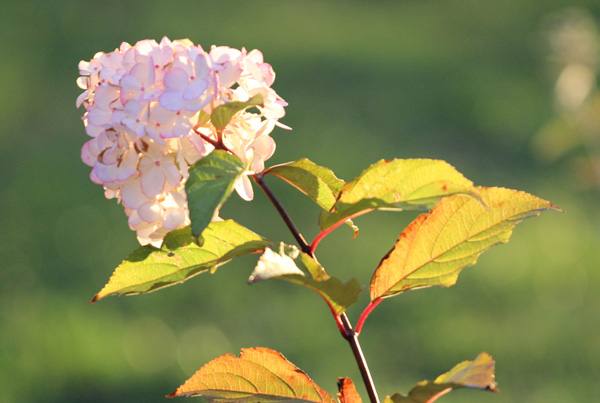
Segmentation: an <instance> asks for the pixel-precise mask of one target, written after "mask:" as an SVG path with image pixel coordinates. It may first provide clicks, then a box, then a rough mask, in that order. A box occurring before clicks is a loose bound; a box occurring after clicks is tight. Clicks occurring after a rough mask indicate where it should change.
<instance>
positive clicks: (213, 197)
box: [185, 150, 245, 236]
mask: <svg viewBox="0 0 600 403" xmlns="http://www.w3.org/2000/svg"><path fill="white" fill-rule="evenodd" d="M244 172H245V165H244V163H243V162H242V161H241V160H240V159H239V158H238V157H236V156H235V155H233V154H230V153H228V152H226V151H223V150H215V151H213V152H211V153H210V154H208V155H207V156H206V157H204V158H202V159H200V160H199V161H198V162H196V163H195V164H194V165H193V166H192V167H191V168H190V171H189V173H190V176H189V178H188V180H187V182H186V183H185V191H186V193H187V200H188V208H189V210H190V219H191V220H192V232H193V234H194V235H196V236H198V235H200V233H202V231H204V229H205V228H206V226H207V225H208V223H210V222H211V220H212V218H213V216H214V215H215V212H217V211H218V210H219V208H220V207H221V206H222V205H223V203H225V200H227V198H228V197H229V196H230V195H231V192H232V191H233V189H234V186H235V183H236V181H237V180H238V179H239V178H240V177H241V176H242V175H243V174H244Z"/></svg>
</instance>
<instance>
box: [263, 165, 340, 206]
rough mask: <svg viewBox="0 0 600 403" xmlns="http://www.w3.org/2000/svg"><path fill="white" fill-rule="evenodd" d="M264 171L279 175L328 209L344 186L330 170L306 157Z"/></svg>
mask: <svg viewBox="0 0 600 403" xmlns="http://www.w3.org/2000/svg"><path fill="white" fill-rule="evenodd" d="M264 173H265V174H272V175H275V176H278V177H280V178H281V179H283V180H285V181H286V182H288V183H290V184H291V185H293V186H294V187H296V188H297V189H298V190H300V191H301V192H302V193H304V194H305V195H307V196H308V197H310V198H311V199H312V200H313V201H315V202H316V203H317V204H318V205H319V206H321V207H322V208H323V209H325V210H328V211H329V210H331V208H332V207H333V205H334V204H335V201H336V199H337V196H338V194H339V193H340V191H341V190H342V188H343V187H344V181H343V180H341V179H338V178H337V177H336V176H335V174H334V173H333V171H332V170H330V169H329V168H325V167H321V166H319V165H317V164H315V163H314V162H312V161H310V160H308V159H306V158H302V159H300V160H298V161H294V162H288V163H286V164H281V165H276V166H273V167H271V168H269V169H267V170H265V171H264Z"/></svg>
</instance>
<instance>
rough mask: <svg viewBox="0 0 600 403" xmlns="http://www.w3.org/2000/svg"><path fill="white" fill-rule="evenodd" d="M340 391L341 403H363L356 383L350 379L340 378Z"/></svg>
mask: <svg viewBox="0 0 600 403" xmlns="http://www.w3.org/2000/svg"><path fill="white" fill-rule="evenodd" d="M338 390H339V391H340V392H339V393H338V400H339V401H340V403H362V399H361V398H360V395H359V394H358V392H357V391H356V387H355V386H354V382H352V380H351V379H350V378H338Z"/></svg>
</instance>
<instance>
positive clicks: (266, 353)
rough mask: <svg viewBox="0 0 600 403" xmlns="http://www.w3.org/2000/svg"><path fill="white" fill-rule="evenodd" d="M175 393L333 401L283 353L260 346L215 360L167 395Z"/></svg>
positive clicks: (241, 398) (212, 398) (225, 399)
mask: <svg viewBox="0 0 600 403" xmlns="http://www.w3.org/2000/svg"><path fill="white" fill-rule="evenodd" d="M176 396H204V398H205V399H206V400H207V401H208V402H214V401H218V402H240V401H243V402H248V403H258V402H264V401H269V402H279V401H287V402H291V401H293V402H318V403H334V402H335V400H334V398H333V397H332V396H331V395H329V394H327V392H325V391H324V390H323V389H321V388H320V387H319V386H317V385H316V384H315V383H314V382H313V381H312V380H311V379H310V378H309V377H308V375H306V374H305V373H304V372H303V371H302V370H300V369H298V368H297V367H296V366H295V365H294V364H292V363H291V362H289V361H288V360H287V359H286V358H285V357H284V356H283V355H281V354H280V353H278V352H277V351H274V350H271V349H268V348H262V347H256V348H246V349H242V353H241V354H240V356H239V358H238V357H235V356H233V355H231V354H226V355H222V356H221V357H219V358H216V359H214V360H213V361H211V362H209V363H208V364H206V365H205V366H203V367H202V368H200V369H199V370H198V371H197V372H196V373H195V374H194V376H192V377H191V378H190V379H188V380H187V381H186V382H185V383H184V384H183V385H181V386H180V387H179V388H178V389H177V390H176V391H175V392H173V393H172V394H171V395H169V396H168V397H176Z"/></svg>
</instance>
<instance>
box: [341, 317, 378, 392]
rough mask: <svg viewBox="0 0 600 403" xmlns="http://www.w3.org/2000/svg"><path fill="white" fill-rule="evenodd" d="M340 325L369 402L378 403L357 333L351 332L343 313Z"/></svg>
mask: <svg viewBox="0 0 600 403" xmlns="http://www.w3.org/2000/svg"><path fill="white" fill-rule="evenodd" d="M340 318H341V321H342V325H343V326H344V329H345V330H346V333H345V334H344V338H345V339H346V341H348V343H349V344H350V348H351V349H352V353H353V354H354V359H355V360H356V363H357V364H358V369H359V370H360V375H361V376H362V379H363V383H364V384H365V387H366V388H367V393H368V395H369V400H370V401H371V403H379V397H378V396H377V390H376V389H375V384H374V383H373V378H372V377H371V372H370V371H369V366H368V365H367V360H366V359H365V356H364V355H363V352H362V349H361V348H360V343H359V342H358V333H356V332H355V331H354V330H352V326H351V325H350V321H349V320H348V317H347V316H346V314H345V313H343V314H342V315H341V316H340Z"/></svg>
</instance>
